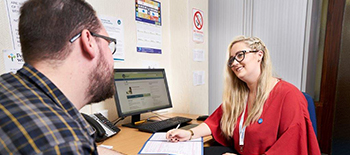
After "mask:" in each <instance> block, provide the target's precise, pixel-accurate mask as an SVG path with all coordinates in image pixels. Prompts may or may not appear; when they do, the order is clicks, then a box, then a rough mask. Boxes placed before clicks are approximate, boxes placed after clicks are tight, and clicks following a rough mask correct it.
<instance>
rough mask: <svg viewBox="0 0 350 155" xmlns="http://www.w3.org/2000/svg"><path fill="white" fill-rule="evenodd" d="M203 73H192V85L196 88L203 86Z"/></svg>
mask: <svg viewBox="0 0 350 155" xmlns="http://www.w3.org/2000/svg"><path fill="white" fill-rule="evenodd" d="M204 76H205V72H204V71H194V72H193V85H194V86H198V85H204V83H205V82H204V80H205V78H204Z"/></svg>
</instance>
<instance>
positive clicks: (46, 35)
mask: <svg viewBox="0 0 350 155" xmlns="http://www.w3.org/2000/svg"><path fill="white" fill-rule="evenodd" d="M100 28H101V25H100V22H99V20H98V18H97V16H96V12H95V11H94V9H93V8H92V7H91V5H89V4H88V3H86V2H85V1H84V0H28V1H27V2H26V3H24V4H23V6H22V7H21V15H20V18H19V36H20V41H21V46H22V54H23V58H24V61H25V62H26V63H30V64H31V63H36V62H39V61H43V60H64V59H65V58H66V57H67V56H68V55H69V54H70V48H69V47H70V42H69V40H70V39H71V38H72V37H73V36H74V35H76V34H78V33H80V32H81V31H82V30H83V29H88V30H90V31H92V32H98V30H99V29H100Z"/></svg>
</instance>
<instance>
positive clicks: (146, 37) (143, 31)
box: [135, 0, 162, 54]
mask: <svg viewBox="0 0 350 155" xmlns="http://www.w3.org/2000/svg"><path fill="white" fill-rule="evenodd" d="M135 20H136V29H137V32H136V33H137V40H136V41H137V43H136V44H137V47H136V51H137V52H143V53H155V54H162V17H161V3H160V2H158V1H155V0H135Z"/></svg>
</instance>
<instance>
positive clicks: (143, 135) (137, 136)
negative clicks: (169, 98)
mask: <svg viewBox="0 0 350 155" xmlns="http://www.w3.org/2000/svg"><path fill="white" fill-rule="evenodd" d="M164 116H167V117H172V116H183V117H188V118H192V119H193V120H192V121H191V122H190V124H200V123H202V121H197V120H196V118H197V117H198V115H191V114H166V115H164ZM118 127H119V128H120V129H121V131H120V132H119V133H118V134H117V135H114V136H113V137H110V138H108V139H107V140H105V141H104V142H103V143H101V144H103V145H110V146H113V150H116V151H119V152H122V153H125V154H128V155H129V154H137V153H138V152H139V151H140V150H141V148H142V146H143V144H145V142H146V141H147V140H148V138H149V137H150V136H151V135H152V133H147V132H141V131H138V129H134V128H128V127H123V126H118ZM211 139H212V137H211V136H207V137H204V138H203V141H204V142H207V141H210V140H211Z"/></svg>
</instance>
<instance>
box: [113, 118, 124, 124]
mask: <svg viewBox="0 0 350 155" xmlns="http://www.w3.org/2000/svg"><path fill="white" fill-rule="evenodd" d="M124 119H125V117H119V118H117V119H116V120H114V121H113V122H114V123H113V125H116V124H117V123H118V122H120V121H121V120H124Z"/></svg>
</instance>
